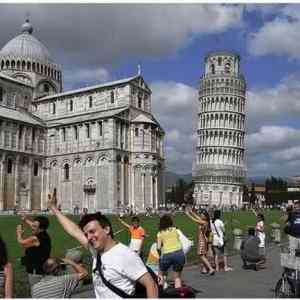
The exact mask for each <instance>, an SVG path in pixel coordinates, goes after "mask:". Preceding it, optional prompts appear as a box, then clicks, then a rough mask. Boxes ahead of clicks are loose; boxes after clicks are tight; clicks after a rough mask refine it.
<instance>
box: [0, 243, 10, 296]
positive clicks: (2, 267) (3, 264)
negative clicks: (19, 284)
mask: <svg viewBox="0 0 300 300" xmlns="http://www.w3.org/2000/svg"><path fill="white" fill-rule="evenodd" d="M12 297H13V268H12V265H11V263H9V262H8V254H7V249H6V245H5V243H4V241H3V240H2V238H1V237H0V298H12Z"/></svg>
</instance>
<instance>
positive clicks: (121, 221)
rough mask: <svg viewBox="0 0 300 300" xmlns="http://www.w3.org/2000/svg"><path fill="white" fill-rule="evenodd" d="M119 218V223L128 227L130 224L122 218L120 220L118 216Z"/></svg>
mask: <svg viewBox="0 0 300 300" xmlns="http://www.w3.org/2000/svg"><path fill="white" fill-rule="evenodd" d="M118 219H119V221H120V223H121V224H122V225H124V226H125V227H127V228H130V225H129V224H128V223H126V222H125V221H124V220H122V219H121V218H118Z"/></svg>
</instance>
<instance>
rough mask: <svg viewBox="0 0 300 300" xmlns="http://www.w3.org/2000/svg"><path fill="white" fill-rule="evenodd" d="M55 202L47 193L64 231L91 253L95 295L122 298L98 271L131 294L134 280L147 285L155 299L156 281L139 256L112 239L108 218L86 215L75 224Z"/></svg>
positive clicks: (149, 294)
mask: <svg viewBox="0 0 300 300" xmlns="http://www.w3.org/2000/svg"><path fill="white" fill-rule="evenodd" d="M55 203H57V200H56V199H55V197H53V195H49V200H48V207H49V209H50V210H51V211H52V212H53V214H54V215H55V216H56V217H57V219H58V221H59V222H60V224H61V225H62V226H63V228H64V229H65V231H66V232H67V233H69V234H70V235H71V236H73V237H74V238H75V239H77V240H78V241H79V242H80V243H81V245H83V246H84V247H85V248H86V249H88V250H89V251H90V252H91V254H92V256H93V283H94V289H95V295H96V298H121V297H120V296H119V295H117V294H116V293H114V292H113V291H112V290H111V289H110V288H109V287H108V286H107V285H106V284H105V283H104V282H103V280H102V278H101V275H100V273H99V272H100V271H101V273H102V275H103V277H104V279H105V280H106V281H108V282H110V283H111V284H112V285H113V286H115V287H117V288H118V289H120V290H123V291H124V292H126V293H127V294H130V295H132V294H133V293H134V291H135V284H136V282H139V283H140V284H142V285H143V286H144V287H145V288H146V291H147V298H158V288H157V284H156V283H155V282H154V280H153V279H152V277H151V275H150V274H149V272H148V271H147V269H146V267H145V265H144V263H143V262H142V260H141V258H140V257H139V256H138V255H137V254H136V253H135V252H133V251H132V250H130V249H129V248H128V247H126V246H125V245H123V244H121V243H118V242H116V241H115V240H114V239H113V231H112V226H111V223H110V221H109V220H108V218H107V217H105V216H104V215H102V214H101V213H100V212H99V213H95V214H86V215H84V216H83V217H82V219H81V220H80V223H79V226H78V225H77V224H75V223H74V222H73V221H71V220H70V219H69V218H67V217H66V216H64V215H63V214H62V213H61V212H60V211H59V210H58V208H57V207H56V204H55ZM99 260H100V261H99ZM99 263H100V264H99ZM98 265H99V266H100V268H101V269H100V270H99V268H98Z"/></svg>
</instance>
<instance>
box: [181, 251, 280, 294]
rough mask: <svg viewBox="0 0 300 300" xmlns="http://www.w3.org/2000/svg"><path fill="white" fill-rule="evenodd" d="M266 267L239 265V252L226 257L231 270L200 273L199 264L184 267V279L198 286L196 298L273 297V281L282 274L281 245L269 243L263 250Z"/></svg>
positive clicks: (193, 285)
mask: <svg viewBox="0 0 300 300" xmlns="http://www.w3.org/2000/svg"><path fill="white" fill-rule="evenodd" d="M266 252H267V253H266V255H267V262H266V269H263V270H259V271H254V270H244V269H242V261H241V259H240V256H239V255H235V256H231V257H228V261H229V265H231V266H232V267H233V268H234V270H233V271H231V272H219V273H215V275H214V276H208V275H205V274H204V275H203V274H201V273H200V269H199V266H191V267H188V268H186V269H185V271H184V274H183V279H184V280H185V282H186V283H187V284H188V285H190V286H191V287H193V288H194V289H196V290H198V291H199V293H197V298H274V288H275V284H276V282H277V281H278V279H279V278H280V276H281V273H282V268H281V266H280V255H279V254H280V246H279V245H272V247H271V248H268V249H267V251H266Z"/></svg>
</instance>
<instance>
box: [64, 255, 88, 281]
mask: <svg viewBox="0 0 300 300" xmlns="http://www.w3.org/2000/svg"><path fill="white" fill-rule="evenodd" d="M62 261H63V262H64V263H65V264H67V265H70V266H71V267H72V268H73V269H74V270H75V272H76V273H77V274H78V278H79V280H81V279H83V278H85V277H86V276H87V275H88V271H87V270H86V268H85V267H84V266H83V265H81V264H77V263H75V262H74V261H73V260H71V259H68V258H63V259H62Z"/></svg>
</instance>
